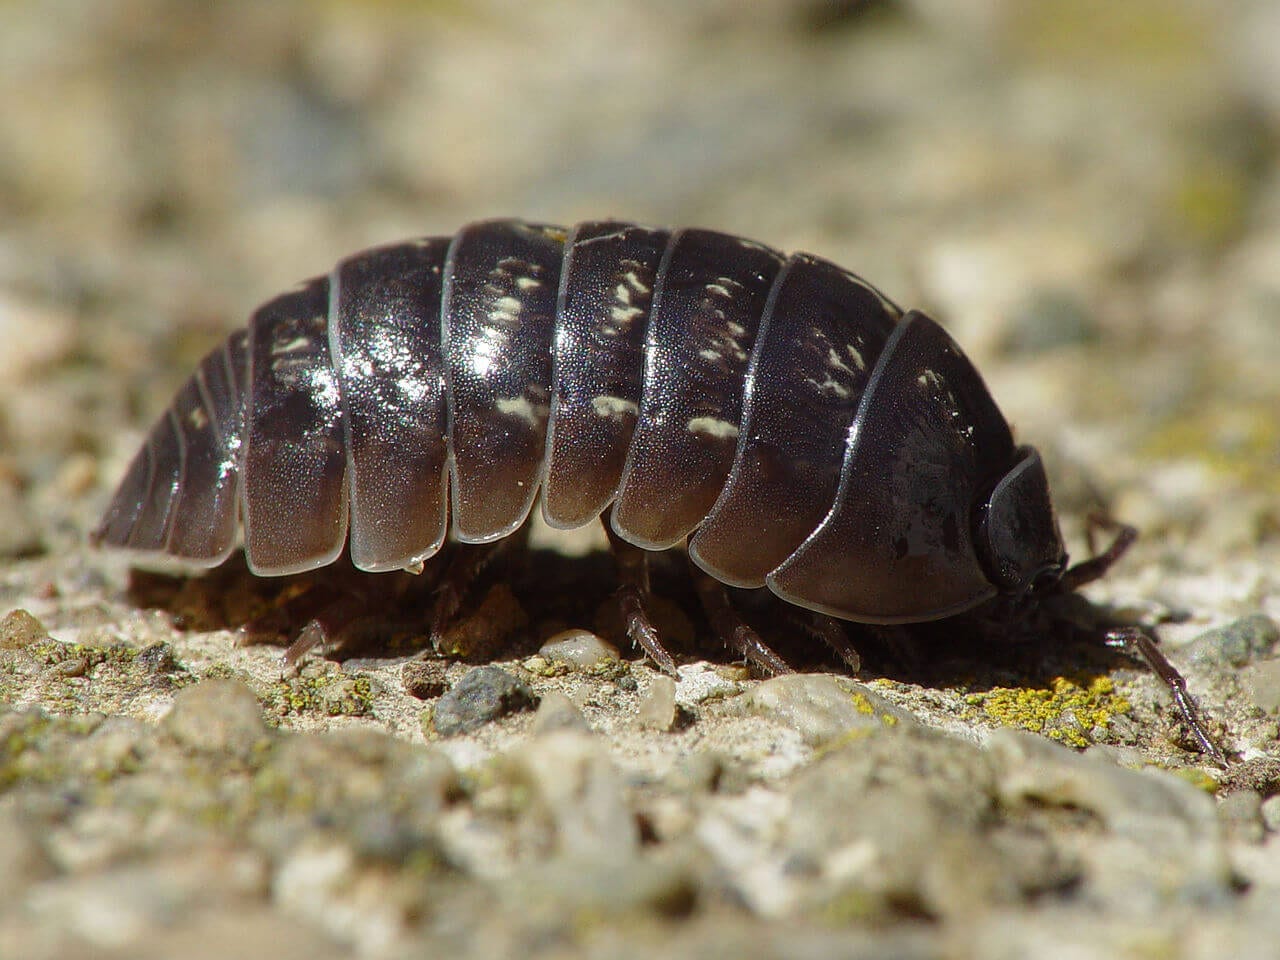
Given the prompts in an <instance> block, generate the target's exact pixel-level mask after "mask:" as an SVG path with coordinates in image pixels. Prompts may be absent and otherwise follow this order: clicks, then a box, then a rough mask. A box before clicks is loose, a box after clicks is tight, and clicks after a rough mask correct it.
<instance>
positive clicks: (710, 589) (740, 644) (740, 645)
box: [689, 561, 795, 676]
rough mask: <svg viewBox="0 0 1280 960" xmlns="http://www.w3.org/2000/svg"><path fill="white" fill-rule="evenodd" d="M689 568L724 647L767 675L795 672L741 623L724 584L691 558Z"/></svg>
mask: <svg viewBox="0 0 1280 960" xmlns="http://www.w3.org/2000/svg"><path fill="white" fill-rule="evenodd" d="M689 570H690V571H691V572H692V574H693V585H694V586H695V587H697V590H698V599H699V600H701V601H702V609H703V610H704V611H705V612H706V614H707V619H708V620H710V621H711V629H712V630H714V631H715V633H716V636H717V637H719V638H720V640H721V641H722V642H723V643H724V644H725V646H727V647H728V648H729V649H730V650H736V651H737V652H738V654H739V655H741V656H743V657H746V658H747V660H749V661H750V662H751V663H754V664H755V665H756V666H757V667H759V668H760V669H761V670H763V671H764V672H765V673H767V674H769V675H770V676H778V675H779V674H783V673H795V671H794V670H792V669H791V667H790V666H789V665H788V664H787V662H786V661H785V660H783V659H782V658H781V657H780V656H778V655H777V654H776V653H774V652H773V651H772V650H771V649H769V647H768V646H767V645H766V644H765V642H764V641H763V640H762V639H760V634H758V633H756V632H755V631H754V630H752V629H751V628H750V627H749V626H747V625H746V624H745V623H743V622H742V619H741V618H740V617H739V616H738V615H737V614H736V613H735V612H734V610H733V606H732V604H730V603H729V595H728V594H727V593H726V592H725V589H724V584H722V583H721V582H720V581H719V580H717V579H716V578H715V577H713V576H711V575H710V574H708V573H707V572H706V571H704V570H702V569H700V568H699V567H698V566H697V564H695V563H693V562H692V561H690V562H689Z"/></svg>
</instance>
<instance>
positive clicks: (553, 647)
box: [538, 630, 619, 670]
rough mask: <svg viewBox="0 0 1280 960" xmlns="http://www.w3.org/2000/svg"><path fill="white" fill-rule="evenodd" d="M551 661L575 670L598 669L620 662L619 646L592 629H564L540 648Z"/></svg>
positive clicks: (542, 653)
mask: <svg viewBox="0 0 1280 960" xmlns="http://www.w3.org/2000/svg"><path fill="white" fill-rule="evenodd" d="M538 653H539V654H541V655H542V657H543V658H544V659H546V660H548V661H550V662H551V663H560V664H564V665H565V666H567V667H570V668H571V669H574V670H598V669H600V668H601V667H604V666H607V665H610V664H614V663H617V662H618V659H619V658H618V648H617V647H615V646H614V645H613V644H611V643H609V641H607V640H605V639H604V638H603V637H600V636H597V635H596V634H594V633H592V632H591V631H590V630H563V631H561V632H560V633H557V634H556V635H555V636H553V637H551V638H550V639H548V640H547V642H546V643H544V644H543V645H542V647H541V648H540V649H539V650H538Z"/></svg>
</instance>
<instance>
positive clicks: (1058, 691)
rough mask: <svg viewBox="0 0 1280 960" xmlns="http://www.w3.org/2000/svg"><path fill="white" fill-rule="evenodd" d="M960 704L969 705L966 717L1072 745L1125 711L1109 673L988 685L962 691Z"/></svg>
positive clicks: (1084, 743) (1124, 702)
mask: <svg viewBox="0 0 1280 960" xmlns="http://www.w3.org/2000/svg"><path fill="white" fill-rule="evenodd" d="M965 703H966V704H968V705H970V706H971V707H973V708H975V709H974V710H972V711H971V712H970V713H969V715H968V717H969V719H979V718H982V717H985V718H986V719H988V720H991V721H994V722H995V723H998V724H999V725H1001V726H1005V727H1018V728H1020V729H1023V730H1030V731H1031V732H1032V733H1039V734H1042V735H1044V736H1046V737H1048V738H1049V739H1051V740H1057V741H1060V742H1062V743H1066V744H1068V745H1070V746H1073V747H1087V746H1089V745H1090V744H1091V743H1093V742H1095V739H1096V732H1097V731H1101V730H1105V729H1106V728H1107V726H1109V725H1110V723H1111V721H1112V720H1113V719H1114V718H1115V717H1117V716H1119V715H1122V714H1128V713H1129V712H1130V710H1131V706H1130V704H1129V701H1128V700H1127V699H1125V697H1123V696H1122V695H1120V694H1119V693H1117V692H1116V689H1115V683H1114V682H1113V681H1112V680H1111V678H1110V677H1095V678H1093V679H1092V680H1090V681H1088V682H1087V684H1085V685H1081V683H1079V682H1077V681H1076V680H1073V679H1070V678H1068V677H1054V678H1053V680H1051V681H1050V683H1049V686H1048V687H993V688H992V689H990V690H986V691H983V692H982V693H974V694H970V695H968V696H967V697H965Z"/></svg>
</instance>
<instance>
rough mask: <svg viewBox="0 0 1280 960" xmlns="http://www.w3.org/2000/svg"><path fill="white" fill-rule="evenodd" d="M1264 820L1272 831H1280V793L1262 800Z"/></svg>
mask: <svg viewBox="0 0 1280 960" xmlns="http://www.w3.org/2000/svg"><path fill="white" fill-rule="evenodd" d="M1260 812H1261V814H1262V822H1263V823H1264V824H1266V827H1267V829H1268V830H1270V831H1271V832H1272V833H1280V794H1276V795H1275V796H1272V797H1267V799H1265V800H1263V801H1262V807H1261V810H1260Z"/></svg>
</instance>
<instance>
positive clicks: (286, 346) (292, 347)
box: [271, 333, 311, 357]
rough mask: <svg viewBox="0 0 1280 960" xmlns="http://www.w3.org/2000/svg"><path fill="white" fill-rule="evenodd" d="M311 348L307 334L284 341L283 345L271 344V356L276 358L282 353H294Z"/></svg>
mask: <svg viewBox="0 0 1280 960" xmlns="http://www.w3.org/2000/svg"><path fill="white" fill-rule="evenodd" d="M310 346H311V337H310V336H308V335H307V334H305V333H303V334H299V335H298V336H296V337H294V338H293V339H292V340H286V341H284V342H283V343H273V344H272V345H271V355H272V356H273V357H278V356H280V355H281V354H283V353H296V352H297V351H298V350H306V349H308V348H309V347H310Z"/></svg>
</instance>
